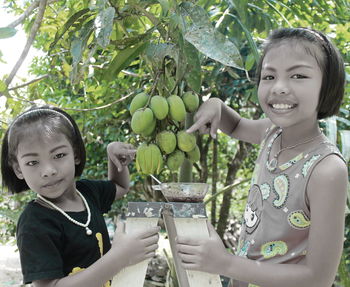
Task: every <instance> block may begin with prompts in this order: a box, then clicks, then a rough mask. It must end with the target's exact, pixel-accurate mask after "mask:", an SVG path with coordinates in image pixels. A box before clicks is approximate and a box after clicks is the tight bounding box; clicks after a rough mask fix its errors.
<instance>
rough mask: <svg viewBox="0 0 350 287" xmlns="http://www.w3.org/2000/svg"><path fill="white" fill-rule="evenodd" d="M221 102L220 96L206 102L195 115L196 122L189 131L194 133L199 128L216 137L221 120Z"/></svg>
mask: <svg viewBox="0 0 350 287" xmlns="http://www.w3.org/2000/svg"><path fill="white" fill-rule="evenodd" d="M221 104H222V101H221V100H220V99H218V98H211V99H209V100H207V101H206V102H204V103H203V104H202V105H201V106H200V107H199V109H198V111H197V113H196V114H195V116H194V124H193V125H192V126H191V127H190V128H188V129H187V132H188V133H193V132H194V131H196V130H198V131H199V132H200V133H201V134H208V133H210V135H211V137H212V138H214V139H215V138H216V133H217V130H218V128H219V125H220V120H221Z"/></svg>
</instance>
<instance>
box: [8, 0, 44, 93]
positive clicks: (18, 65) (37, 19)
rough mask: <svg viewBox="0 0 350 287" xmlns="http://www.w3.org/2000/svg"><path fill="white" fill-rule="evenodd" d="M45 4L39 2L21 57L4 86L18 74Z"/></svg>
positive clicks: (38, 26) (40, 19)
mask: <svg viewBox="0 0 350 287" xmlns="http://www.w3.org/2000/svg"><path fill="white" fill-rule="evenodd" d="M46 4H47V0H41V1H40V4H39V11H38V15H37V16H36V19H35V21H34V24H33V27H32V29H31V32H30V35H29V38H28V40H27V43H26V45H25V47H24V49H23V52H22V54H21V56H20V57H19V59H18V61H17V63H16V64H15V66H14V67H13V69H12V71H11V73H10V75H9V76H8V78H7V79H6V80H5V84H6V86H9V85H10V83H11V82H12V80H13V78H14V77H15V75H16V73H17V72H18V70H19V68H20V67H21V65H22V63H23V61H24V60H25V58H26V57H27V55H28V52H29V49H30V47H31V46H32V44H33V42H34V39H35V36H36V34H37V32H38V30H39V28H40V25H41V22H42V20H43V17H44V12H45V9H46Z"/></svg>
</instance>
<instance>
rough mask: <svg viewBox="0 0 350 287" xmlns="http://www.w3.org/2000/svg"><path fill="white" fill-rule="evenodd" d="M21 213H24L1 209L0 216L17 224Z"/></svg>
mask: <svg viewBox="0 0 350 287" xmlns="http://www.w3.org/2000/svg"><path fill="white" fill-rule="evenodd" d="M21 212H22V211H21V210H17V211H14V210H9V209H3V208H1V209H0V216H3V217H5V218H7V219H9V220H11V221H13V222H15V223H17V221H18V218H19V216H20V214H21Z"/></svg>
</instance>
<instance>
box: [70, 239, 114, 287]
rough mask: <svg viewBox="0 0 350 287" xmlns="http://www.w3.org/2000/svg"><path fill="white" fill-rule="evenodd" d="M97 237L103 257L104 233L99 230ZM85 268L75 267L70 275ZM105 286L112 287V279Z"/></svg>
mask: <svg viewBox="0 0 350 287" xmlns="http://www.w3.org/2000/svg"><path fill="white" fill-rule="evenodd" d="M96 239H97V242H98V247H99V248H100V255H101V257H102V256H103V240H102V234H101V233H100V232H97V233H96ZM83 270H85V268H80V267H74V268H73V269H72V272H71V273H69V275H73V274H76V273H78V272H80V271H83ZM103 287H111V282H110V281H107V282H106V283H105V284H104V285H103Z"/></svg>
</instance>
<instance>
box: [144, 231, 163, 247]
mask: <svg viewBox="0 0 350 287" xmlns="http://www.w3.org/2000/svg"><path fill="white" fill-rule="evenodd" d="M158 240H159V236H158V234H155V235H153V236H150V237H147V238H144V239H141V241H142V243H143V244H144V245H145V246H150V245H153V244H155V243H157V242H158Z"/></svg>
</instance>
